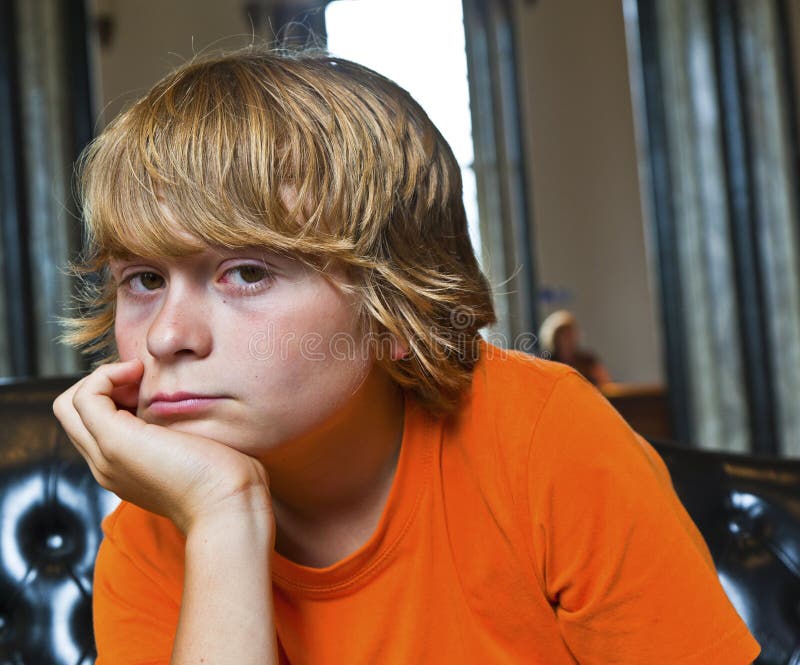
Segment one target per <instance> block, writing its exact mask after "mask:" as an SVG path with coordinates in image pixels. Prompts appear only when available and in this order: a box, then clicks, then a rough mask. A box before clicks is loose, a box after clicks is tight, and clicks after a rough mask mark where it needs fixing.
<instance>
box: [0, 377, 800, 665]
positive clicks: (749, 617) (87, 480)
mask: <svg viewBox="0 0 800 665" xmlns="http://www.w3.org/2000/svg"><path fill="white" fill-rule="evenodd" d="M70 383H71V380H57V379H51V380H38V381H36V382H28V383H16V384H6V385H2V384H0V665H89V664H90V663H93V662H94V656H95V652H94V644H93V640H92V622H91V592H92V571H93V566H94V558H95V554H96V552H97V547H98V545H99V543H100V537H101V534H100V521H101V520H102V518H103V516H104V515H106V514H107V513H108V512H110V511H111V510H112V509H113V507H114V506H115V505H116V501H117V500H116V498H115V497H114V496H113V495H112V494H110V493H108V492H106V491H105V490H103V489H101V488H100V487H99V486H98V485H97V484H96V483H95V481H94V479H93V478H92V476H91V474H90V473H89V471H88V468H87V467H86V465H85V464H84V462H83V460H82V459H81V458H80V457H79V456H78V454H77V453H76V452H75V451H74V449H73V448H72V446H71V444H70V443H69V441H68V440H67V439H66V437H65V436H64V434H63V432H62V431H61V429H60V427H59V426H58V424H57V422H56V420H55V418H54V417H53V415H52V411H51V403H52V400H53V399H54V397H55V396H56V395H57V394H58V393H59V392H61V391H62V390H64V389H65V388H66V387H67V386H68V385H69V384H70ZM655 445H656V448H657V450H658V451H659V453H660V454H661V455H662V457H663V458H664V460H665V461H666V463H667V465H668V466H669V468H670V473H671V474H672V479H673V483H674V484H675V489H676V490H677V492H678V494H679V495H680V497H681V499H682V501H683V502H684V504H685V505H686V507H687V509H688V511H689V513H690V514H691V515H692V518H693V519H694V520H695V522H696V524H697V525H698V527H699V528H700V531H701V532H702V533H703V536H704V537H705V539H706V541H707V542H708V545H709V548H710V549H711V553H712V555H713V557H714V560H715V561H716V564H717V568H718V571H719V576H720V580H721V581H722V584H723V586H724V587H725V589H726V591H727V592H728V595H729V596H730V598H731V600H732V601H733V604H734V605H735V606H736V608H737V609H738V610H739V613H740V614H741V615H742V617H743V618H744V619H745V621H746V622H747V623H748V625H749V626H750V629H751V630H752V631H753V634H754V635H755V637H756V639H757V640H758V641H759V643H760V644H761V647H762V655H761V657H760V658H759V660H758V661H757V662H758V665H800V461H788V460H759V459H754V458H750V457H743V456H737V455H726V454H719V453H710V452H703V451H697V450H691V449H688V448H683V447H678V446H675V445H672V444H666V443H656V444H655Z"/></svg>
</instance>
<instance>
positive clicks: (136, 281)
mask: <svg viewBox="0 0 800 665" xmlns="http://www.w3.org/2000/svg"><path fill="white" fill-rule="evenodd" d="M128 283H129V284H130V287H131V289H132V290H134V291H154V290H155V289H160V288H161V287H162V286H164V278H163V277H162V276H161V275H159V274H158V273H156V272H140V273H137V274H135V275H132V276H131V277H130V278H129V279H128Z"/></svg>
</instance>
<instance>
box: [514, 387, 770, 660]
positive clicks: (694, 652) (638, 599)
mask: <svg viewBox="0 0 800 665" xmlns="http://www.w3.org/2000/svg"><path fill="white" fill-rule="evenodd" d="M576 414H578V415H576ZM528 468H529V472H528V479H529V483H530V484H529V509H530V524H531V527H532V530H531V534H530V538H531V540H530V541H529V542H532V544H533V547H532V550H531V553H532V556H533V559H534V561H533V562H534V567H535V570H536V571H537V576H538V579H539V583H540V584H541V586H542V588H543V589H544V590H545V593H546V594H547V596H548V598H549V599H550V601H551V602H552V603H553V606H554V609H555V612H556V617H557V619H558V623H559V628H560V631H561V634H562V637H563V638H564V641H565V642H566V643H567V644H568V645H569V648H570V650H571V651H572V653H573V654H574V656H575V658H576V660H577V661H578V662H579V663H581V664H584V663H585V664H586V665H592V664H594V663H606V662H611V661H613V662H615V663H620V665H623V664H624V665H627V664H631V665H633V664H634V663H636V664H638V663H648V664H650V665H661V664H662V663H663V664H664V665H666V664H667V663H669V664H670V665H677V664H678V663H680V664H681V665H705V663H712V662H713V663H723V662H724V663H726V664H728V665H745V664H746V663H751V662H752V660H753V658H754V657H755V656H756V655H757V654H758V650H759V649H758V644H757V643H756V642H755V640H753V638H752V636H750V634H749V633H748V631H747V627H746V626H745V625H744V623H743V622H742V620H741V619H740V618H739V616H738V615H737V613H736V611H735V609H734V608H733V606H732V605H731V603H730V602H729V600H728V598H727V597H726V595H725V592H724V590H723V589H722V587H721V585H720V583H719V580H718V578H717V574H716V571H715V569H714V564H713V561H712V559H711V556H710V554H709V552H708V549H707V547H706V545H705V543H704V542H703V539H702V537H701V535H700V533H699V532H698V531H697V528H696V527H695V525H694V524H693V523H692V521H691V519H690V518H689V516H688V515H687V514H686V511H685V510H684V509H683V506H682V505H681V504H680V501H679V500H678V498H677V496H676V495H675V492H674V490H673V488H672V485H671V482H670V479H669V475H668V473H667V471H666V467H665V466H664V464H663V462H662V461H661V459H660V458H659V457H658V455H657V454H656V453H655V452H654V451H653V450H652V448H651V447H650V446H649V445H647V444H646V443H645V442H644V441H643V440H642V439H641V438H640V437H638V436H637V435H636V434H635V433H634V432H633V431H632V430H631V429H630V427H629V426H628V425H627V424H626V423H625V422H624V421H623V420H622V418H621V417H620V416H619V415H618V414H617V413H616V412H615V411H614V410H613V408H612V407H611V406H610V405H609V404H608V402H607V401H606V400H605V399H603V397H602V396H601V395H600V394H599V392H598V391H597V389H596V388H594V387H593V386H591V385H590V384H589V383H588V382H587V381H585V380H584V379H583V378H581V377H579V376H578V375H576V374H571V375H568V376H565V377H564V378H562V379H561V380H560V381H559V384H558V385H557V386H556V388H555V389H554V392H553V394H552V395H551V397H550V400H549V402H548V404H547V406H546V407H545V409H544V411H543V412H542V416H541V418H540V420H539V422H538V425H537V428H536V431H535V432H534V436H533V439H532V447H531V454H530V458H529V467H528Z"/></svg>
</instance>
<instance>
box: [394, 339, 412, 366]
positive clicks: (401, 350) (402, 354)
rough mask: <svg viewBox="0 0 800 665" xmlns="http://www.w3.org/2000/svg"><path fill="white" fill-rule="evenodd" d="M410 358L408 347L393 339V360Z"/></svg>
mask: <svg viewBox="0 0 800 665" xmlns="http://www.w3.org/2000/svg"><path fill="white" fill-rule="evenodd" d="M405 358H408V345H407V344H406V343H405V342H403V341H401V340H399V339H397V337H394V338H393V339H392V360H394V361H397V360H403V359H405Z"/></svg>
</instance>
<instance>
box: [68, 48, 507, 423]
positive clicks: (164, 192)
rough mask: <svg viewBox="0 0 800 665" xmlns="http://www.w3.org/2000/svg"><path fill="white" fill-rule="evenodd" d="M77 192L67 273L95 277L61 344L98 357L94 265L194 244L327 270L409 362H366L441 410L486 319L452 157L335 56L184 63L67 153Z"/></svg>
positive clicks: (100, 296)
mask: <svg viewBox="0 0 800 665" xmlns="http://www.w3.org/2000/svg"><path fill="white" fill-rule="evenodd" d="M79 187H80V196H81V200H82V204H83V213H84V220H85V224H86V229H87V241H88V243H87V252H86V255H85V257H84V258H83V260H82V261H81V263H80V264H79V265H78V271H79V272H80V273H81V274H83V275H87V274H89V273H91V274H98V273H99V274H100V280H99V282H98V281H97V280H95V281H94V282H93V281H92V280H91V279H86V280H84V287H83V289H82V294H81V297H80V308H81V309H80V311H81V312H82V313H81V315H79V316H76V317H73V318H71V319H68V320H67V333H66V335H65V338H66V339H67V341H68V342H70V343H72V344H74V345H77V346H81V347H83V348H84V349H85V350H86V351H88V352H94V353H98V352H100V353H102V354H104V355H105V356H106V357H111V356H113V354H114V348H113V346H114V345H113V325H114V300H115V292H114V287H113V285H112V283H111V280H110V278H109V275H108V267H107V266H108V260H109V259H110V258H111V257H113V256H116V255H128V254H138V255H142V256H180V255H186V254H190V253H193V252H196V251H198V246H199V245H200V246H202V244H207V245H216V246H222V247H244V246H264V247H265V248H269V249H271V250H273V251H278V252H283V253H288V254H291V255H292V256H296V257H300V258H301V259H302V260H303V261H305V262H306V263H307V264H308V265H311V266H313V267H315V268H317V269H319V270H322V271H323V273H324V270H325V266H326V265H330V264H331V262H337V263H340V264H342V265H343V266H345V267H346V268H347V272H348V274H349V276H350V280H348V285H347V287H346V288H352V289H354V290H355V291H356V292H357V293H358V295H359V297H358V301H359V307H360V316H361V321H362V323H363V325H364V329H365V331H369V332H371V333H377V334H381V335H383V334H389V335H391V336H394V337H395V338H396V339H398V340H400V341H401V342H403V343H404V344H405V345H407V346H408V348H409V350H410V354H409V356H408V357H407V358H405V359H403V360H399V361H392V360H391V359H390V358H387V357H384V356H383V355H379V357H377V359H376V360H377V362H380V363H381V364H382V365H383V366H384V367H385V369H386V370H387V371H388V372H389V374H390V375H391V376H392V377H393V379H394V380H395V381H396V382H397V383H398V384H400V385H401V386H403V387H405V388H408V389H410V390H413V391H414V392H415V393H417V395H418V396H419V397H420V399H421V400H422V402H423V403H424V404H425V405H426V406H427V407H428V408H429V409H430V410H432V411H435V412H447V411H449V410H451V409H452V408H453V407H454V406H455V404H456V403H457V400H458V397H459V395H460V394H461V393H462V391H463V390H464V388H465V387H466V386H467V385H468V384H469V382H470V380H471V372H472V368H473V367H474V364H475V362H476V361H477V357H478V353H479V351H478V349H479V342H478V340H479V333H478V331H479V330H480V328H482V327H483V326H485V325H488V324H490V323H493V322H494V321H495V314H494V309H493V305H492V300H491V293H490V289H489V286H488V283H487V281H486V278H485V277H484V275H483V274H482V272H481V270H480V268H479V266H478V263H477V261H476V259H475V255H474V252H473V249H472V245H471V243H470V240H469V235H468V232H467V224H466V218H465V213H464V207H463V204H462V200H461V176H460V169H459V166H458V164H457V162H456V160H455V158H454V157H453V154H452V151H451V150H450V148H449V146H448V145H447V143H446V142H445V140H444V139H443V138H442V136H441V134H440V133H439V132H438V131H437V129H436V128H435V127H434V126H433V124H432V123H431V121H430V120H429V118H428V117H427V115H426V114H425V112H424V111H423V110H422V108H421V107H420V106H419V105H418V104H417V103H416V102H415V101H414V100H413V99H412V98H411V97H410V95H409V94H408V93H407V92H405V91H404V90H403V89H401V88H400V87H398V86H397V85H396V84H394V83H393V82H391V81H389V80H388V79H386V78H384V77H382V76H380V75H379V74H377V73H375V72H373V71H371V70H369V69H367V68H365V67H363V66H360V65H358V64H355V63H353V62H349V61H347V60H342V59H339V58H335V57H331V56H329V55H326V54H322V53H308V52H306V53H294V54H290V53H278V52H274V51H262V50H258V49H254V48H249V49H245V50H243V51H238V52H235V53H229V54H217V55H212V56H205V57H202V58H197V59H195V60H192V61H190V62H188V63H186V64H185V65H183V66H181V67H180V68H179V69H177V70H176V71H175V72H173V73H172V74H170V75H168V76H166V77H165V78H164V79H163V80H161V81H160V82H159V83H157V84H156V85H155V86H154V87H153V88H152V90H150V92H149V93H148V94H147V95H146V96H145V97H143V98H142V99H141V100H139V101H138V102H137V103H135V104H134V105H133V106H132V107H131V108H129V109H128V110H127V111H125V112H124V113H122V114H121V115H120V116H118V117H117V118H116V119H115V120H114V121H113V122H112V123H111V124H110V125H109V126H108V127H107V128H106V129H105V130H104V131H103V132H102V134H101V135H100V136H99V137H98V138H97V139H95V141H94V142H93V143H92V144H91V145H90V146H89V147H88V148H87V149H86V150H85V151H84V154H83V156H82V158H81V162H80V164H79ZM164 202H166V204H167V205H168V211H165V210H164V207H163V205H161V204H162V203H164ZM175 220H177V224H178V225H179V229H177V230H176V229H175ZM193 239H194V240H193Z"/></svg>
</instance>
